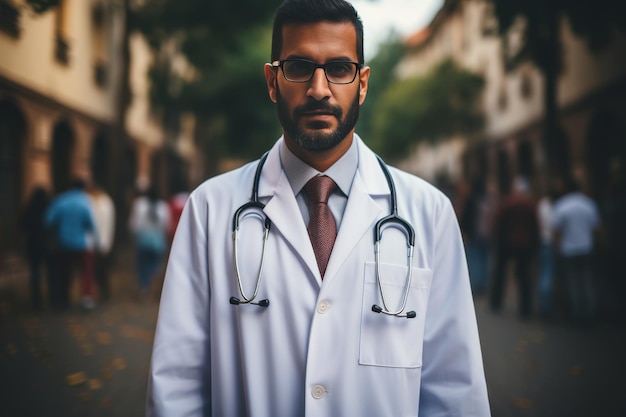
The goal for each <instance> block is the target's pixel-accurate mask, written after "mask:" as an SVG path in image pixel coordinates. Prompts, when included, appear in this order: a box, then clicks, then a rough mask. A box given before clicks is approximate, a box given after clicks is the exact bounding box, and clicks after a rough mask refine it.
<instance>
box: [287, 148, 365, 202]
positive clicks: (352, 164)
mask: <svg viewBox="0 0 626 417" xmlns="http://www.w3.org/2000/svg"><path fill="white" fill-rule="evenodd" d="M280 160H281V164H282V166H283V169H284V170H285V174H286V175H287V179H288V180H289V185H291V189H292V190H293V193H294V195H298V194H299V193H300V191H301V190H302V188H303V187H304V186H305V185H306V183H307V182H308V181H309V180H310V179H311V178H313V177H314V176H316V175H319V174H322V175H327V176H329V177H330V178H332V179H333V181H335V183H336V184H337V188H338V189H339V190H341V192H342V193H343V194H344V195H345V196H348V195H349V194H350V188H351V187H352V180H353V179H354V175H355V174H356V170H357V167H358V165H359V151H358V147H357V141H356V137H354V138H353V139H352V144H351V145H350V148H349V149H348V151H347V152H346V153H345V154H343V156H342V157H341V158H339V160H338V161H337V162H335V163H334V164H333V165H332V166H331V167H330V168H328V169H327V170H326V171H324V172H319V171H318V170H316V169H315V168H313V167H311V166H309V165H308V164H307V163H306V162H304V161H302V160H301V159H300V158H298V157H297V156H296V155H294V154H293V153H292V152H291V151H290V150H289V148H288V147H287V145H285V142H284V140H283V143H281V146H280Z"/></svg>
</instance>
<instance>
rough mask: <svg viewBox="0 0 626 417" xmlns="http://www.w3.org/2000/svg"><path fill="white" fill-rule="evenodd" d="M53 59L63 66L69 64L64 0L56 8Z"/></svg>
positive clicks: (66, 16)
mask: <svg viewBox="0 0 626 417" xmlns="http://www.w3.org/2000/svg"><path fill="white" fill-rule="evenodd" d="M55 13H56V21H55V26H56V28H55V30H56V36H55V45H54V57H55V58H56V60H57V62H59V63H61V64H63V65H69V63H70V43H69V40H68V36H67V33H68V24H69V23H68V6H67V1H66V0H59V6H58V7H57V8H56V11H55Z"/></svg>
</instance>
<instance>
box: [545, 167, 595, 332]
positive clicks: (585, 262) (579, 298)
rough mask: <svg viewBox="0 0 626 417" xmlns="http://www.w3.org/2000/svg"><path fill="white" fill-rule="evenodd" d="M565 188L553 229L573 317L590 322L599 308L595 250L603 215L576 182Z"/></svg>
mask: <svg viewBox="0 0 626 417" xmlns="http://www.w3.org/2000/svg"><path fill="white" fill-rule="evenodd" d="M565 187H566V190H567V192H566V194H565V195H564V196H563V197H561V198H559V199H558V200H557V202H556V203H555V205H554V210H553V215H552V230H553V232H554V236H555V246H556V248H557V251H558V255H559V262H560V264H561V266H562V272H563V276H564V279H565V286H566V289H567V296H568V302H569V308H570V314H571V317H572V318H573V319H574V320H585V321H589V320H592V319H593V317H594V314H595V312H596V307H597V306H596V304H597V285H596V283H595V279H596V277H594V269H593V251H594V243H595V238H596V235H597V233H598V232H599V228H600V214H599V211H598V207H597V205H596V203H595V202H594V201H593V200H592V199H591V198H589V197H587V196H586V195H585V194H583V193H582V192H581V191H580V185H579V184H578V182H577V181H576V180H574V179H573V178H570V179H568V180H567V181H566V184H565Z"/></svg>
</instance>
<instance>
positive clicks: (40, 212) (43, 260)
mask: <svg viewBox="0 0 626 417" xmlns="http://www.w3.org/2000/svg"><path fill="white" fill-rule="evenodd" d="M49 205H50V195H49V194H48V191H47V190H46V189H45V188H44V187H43V186H37V187H35V188H34V189H33V191H32V193H31V195H30V197H29V199H28V201H27V202H26V205H25V207H24V210H23V211H22V216H21V218H20V228H21V230H22V233H23V235H24V239H25V241H24V243H25V250H26V259H27V261H28V268H29V277H30V281H29V284H30V295H31V302H32V306H33V308H34V309H35V310H41V309H42V307H43V300H42V295H41V286H42V285H43V280H42V275H43V274H42V270H46V268H47V266H48V261H49V259H48V255H49V248H48V241H49V239H48V238H47V230H46V225H45V219H44V217H45V214H46V210H47V209H48V206H49ZM45 275H46V283H47V296H48V302H49V303H50V305H53V303H54V302H55V297H54V290H55V284H54V283H53V282H52V278H53V277H51V276H50V275H49V274H48V273H47V272H46V273H45Z"/></svg>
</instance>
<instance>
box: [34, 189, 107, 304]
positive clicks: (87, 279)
mask: <svg viewBox="0 0 626 417" xmlns="http://www.w3.org/2000/svg"><path fill="white" fill-rule="evenodd" d="M45 221H46V226H47V227H48V228H50V229H52V230H53V235H54V237H55V239H56V245H57V250H58V258H57V260H58V267H57V273H58V290H59V294H58V296H59V307H60V308H62V309H65V308H67V307H69V301H70V300H69V294H70V287H71V285H70V284H71V282H72V280H71V278H72V274H73V273H74V272H75V271H76V270H78V271H79V275H80V283H81V285H80V288H81V304H82V306H83V307H84V308H85V309H92V308H94V307H95V301H94V296H95V294H94V290H95V288H94V276H93V250H92V247H91V246H92V242H93V237H94V236H95V234H96V226H95V221H94V217H93V209H92V206H91V200H90V199H89V195H88V194H87V193H86V191H85V182H84V181H83V180H82V179H75V180H73V181H72V184H71V187H70V189H69V190H68V191H65V192H64V193H62V194H60V195H59V196H57V197H56V198H55V199H54V200H53V201H52V204H51V205H50V207H49V208H48V210H47V211H46V219H45Z"/></svg>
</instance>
